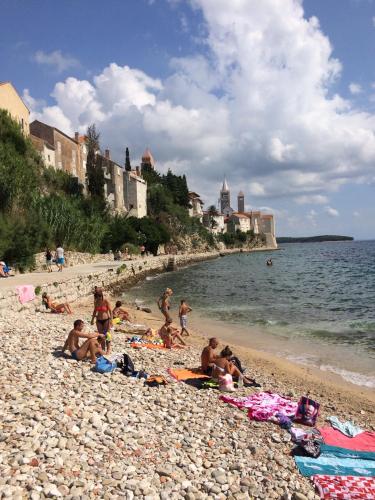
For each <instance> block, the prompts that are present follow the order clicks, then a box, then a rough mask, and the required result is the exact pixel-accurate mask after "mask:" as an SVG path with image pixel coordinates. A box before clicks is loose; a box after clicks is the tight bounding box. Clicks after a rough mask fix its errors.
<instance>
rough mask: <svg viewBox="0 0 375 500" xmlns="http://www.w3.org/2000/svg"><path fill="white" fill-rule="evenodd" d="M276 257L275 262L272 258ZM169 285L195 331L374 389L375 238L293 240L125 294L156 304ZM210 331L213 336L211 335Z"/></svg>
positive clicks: (175, 308) (182, 272)
mask: <svg viewBox="0 0 375 500" xmlns="http://www.w3.org/2000/svg"><path fill="white" fill-rule="evenodd" d="M268 258H272V261H273V265H272V266H267V265H266V260H267V259H268ZM166 287H170V288H172V289H173V290H174V295H173V298H172V309H171V314H172V317H174V319H175V320H176V321H177V315H178V305H179V301H180V300H181V299H182V298H184V299H186V300H187V302H188V303H189V305H190V306H191V307H192V308H193V312H192V313H191V316H190V318H191V319H190V323H191V325H192V327H193V329H194V330H198V331H200V333H207V334H210V335H212V333H213V332H215V331H217V332H218V336H220V335H224V336H225V340H226V341H229V340H230V339H232V342H233V343H237V344H238V343H240V344H242V345H247V346H249V347H253V348H255V349H258V350H263V351H266V352H270V353H272V354H274V355H277V356H279V357H282V358H284V359H285V358H286V359H288V360H290V361H292V362H294V363H298V364H302V365H305V366H310V367H315V368H319V369H320V370H322V371H325V372H332V373H335V374H336V375H339V376H340V377H342V378H343V379H344V380H346V381H348V382H351V383H352V384H356V385H359V386H364V387H367V388H375V241H345V242H322V243H293V244H291V243H289V244H282V245H280V249H279V250H278V251H274V252H252V253H238V254H232V255H227V256H225V257H222V258H218V259H215V260H209V261H205V262H201V263H199V264H195V265H193V266H189V267H186V268H182V269H179V270H178V271H175V272H171V273H163V274H160V275H157V276H152V277H148V278H146V280H145V281H144V282H143V283H141V284H138V285H137V286H135V287H133V288H132V289H131V290H128V291H126V294H125V295H126V297H127V298H128V299H130V300H134V301H137V302H138V303H141V302H142V303H144V304H145V305H151V307H152V308H153V310H156V299H157V298H158V297H159V296H160V294H161V292H162V291H163V290H164V289H165V288H166ZM205 330H207V331H205Z"/></svg>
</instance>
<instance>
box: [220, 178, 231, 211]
mask: <svg viewBox="0 0 375 500" xmlns="http://www.w3.org/2000/svg"><path fill="white" fill-rule="evenodd" d="M219 204H220V212H221V213H222V214H225V213H226V212H225V211H227V212H228V211H233V210H232V209H231V206H230V191H229V187H228V183H227V180H226V178H225V177H224V181H223V186H222V188H221V190H220V199H219Z"/></svg>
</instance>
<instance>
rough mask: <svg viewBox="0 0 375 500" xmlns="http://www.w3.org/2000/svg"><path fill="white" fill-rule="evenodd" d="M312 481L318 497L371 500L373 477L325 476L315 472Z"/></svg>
mask: <svg viewBox="0 0 375 500" xmlns="http://www.w3.org/2000/svg"><path fill="white" fill-rule="evenodd" d="M311 479H312V481H313V483H314V485H315V487H316V489H317V490H318V492H319V495H320V498H323V499H325V500H330V499H337V500H338V499H340V500H343V499H351V500H359V499H365V500H373V499H374V492H375V478H374V477H363V476H325V475H320V474H317V475H315V476H313V477H312V478H311Z"/></svg>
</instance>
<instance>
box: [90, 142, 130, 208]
mask: <svg viewBox="0 0 375 500" xmlns="http://www.w3.org/2000/svg"><path fill="white" fill-rule="evenodd" d="M97 158H98V159H99V161H101V164H102V168H103V172H104V180H105V185H104V194H105V197H106V200H107V203H108V204H109V206H110V207H111V208H112V210H114V211H115V212H119V213H121V212H125V210H126V209H125V200H124V169H123V168H122V167H121V165H118V164H117V163H116V162H114V161H113V160H111V153H110V151H109V149H106V150H105V152H104V156H103V155H101V154H100V153H98V154H97Z"/></svg>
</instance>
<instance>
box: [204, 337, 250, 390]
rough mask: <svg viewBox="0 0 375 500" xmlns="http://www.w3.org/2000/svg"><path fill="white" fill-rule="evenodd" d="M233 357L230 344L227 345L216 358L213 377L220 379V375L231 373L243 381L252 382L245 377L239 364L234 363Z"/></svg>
mask: <svg viewBox="0 0 375 500" xmlns="http://www.w3.org/2000/svg"><path fill="white" fill-rule="evenodd" d="M232 357H233V352H232V351H231V350H230V348H229V346H226V347H225V348H224V349H223V350H222V351H221V353H220V354H219V356H218V357H217V358H216V360H215V363H214V365H213V372H212V378H216V379H218V380H219V378H220V377H223V376H224V375H227V374H229V375H232V377H233V378H234V379H237V380H238V381H240V382H241V383H243V382H245V383H251V382H250V380H248V379H247V378H246V377H244V375H243V374H242V373H241V372H240V370H239V369H238V368H237V366H236V365H235V364H234V363H232V361H231V358H232Z"/></svg>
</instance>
